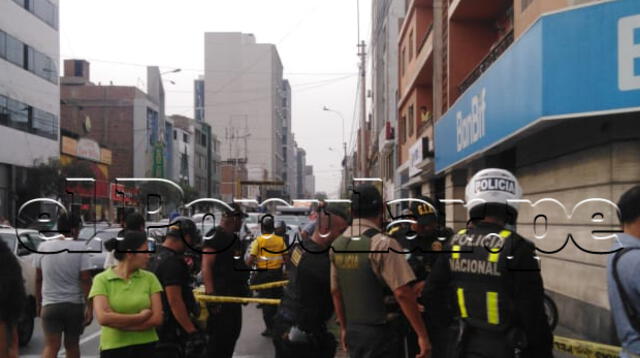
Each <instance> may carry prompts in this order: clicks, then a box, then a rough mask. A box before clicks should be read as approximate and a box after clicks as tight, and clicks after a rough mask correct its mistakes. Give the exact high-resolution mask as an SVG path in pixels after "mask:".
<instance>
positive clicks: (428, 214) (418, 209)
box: [411, 196, 438, 225]
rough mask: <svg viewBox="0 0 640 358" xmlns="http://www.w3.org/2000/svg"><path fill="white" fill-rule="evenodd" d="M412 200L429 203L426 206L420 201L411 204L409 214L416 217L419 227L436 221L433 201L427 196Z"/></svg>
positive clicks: (436, 214)
mask: <svg viewBox="0 0 640 358" xmlns="http://www.w3.org/2000/svg"><path fill="white" fill-rule="evenodd" d="M414 199H417V200H421V201H424V202H427V203H429V204H430V205H427V204H425V203H423V202H420V201H412V202H411V213H412V214H413V215H414V216H415V217H416V221H417V222H418V224H420V225H429V224H432V223H434V222H437V220H438V212H437V210H436V206H435V203H434V201H433V200H432V199H431V198H429V197H427V196H418V197H416V198H414Z"/></svg>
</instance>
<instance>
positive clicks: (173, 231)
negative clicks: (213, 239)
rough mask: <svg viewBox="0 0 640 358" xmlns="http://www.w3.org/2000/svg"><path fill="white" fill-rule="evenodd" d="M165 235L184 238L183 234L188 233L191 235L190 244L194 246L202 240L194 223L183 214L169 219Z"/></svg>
mask: <svg viewBox="0 0 640 358" xmlns="http://www.w3.org/2000/svg"><path fill="white" fill-rule="evenodd" d="M167 235H171V236H174V237H179V238H184V236H185V235H189V236H191V244H192V245H196V246H197V245H199V244H200V242H201V241H202V237H201V236H200V231H199V230H198V227H197V226H196V223H195V222H193V220H191V219H190V218H188V217H185V216H178V217H176V218H174V219H173V220H171V223H170V224H169V230H168V231H167Z"/></svg>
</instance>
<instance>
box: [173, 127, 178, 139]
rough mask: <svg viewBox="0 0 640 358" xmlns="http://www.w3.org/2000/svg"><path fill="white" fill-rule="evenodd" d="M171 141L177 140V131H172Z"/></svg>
mask: <svg viewBox="0 0 640 358" xmlns="http://www.w3.org/2000/svg"><path fill="white" fill-rule="evenodd" d="M173 140H178V131H177V130H175V129H174V130H173Z"/></svg>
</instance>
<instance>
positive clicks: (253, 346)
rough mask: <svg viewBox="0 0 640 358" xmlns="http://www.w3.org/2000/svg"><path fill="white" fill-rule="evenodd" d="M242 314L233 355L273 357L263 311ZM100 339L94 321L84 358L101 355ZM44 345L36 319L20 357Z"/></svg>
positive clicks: (248, 309)
mask: <svg viewBox="0 0 640 358" xmlns="http://www.w3.org/2000/svg"><path fill="white" fill-rule="evenodd" d="M242 314H243V323H242V333H241V335H240V339H239V340H238V344H237V345H236V352H235V354H234V355H233V356H234V357H238V358H259V357H273V355H274V352H273V343H272V341H271V338H268V337H263V336H261V335H260V333H261V332H262V331H263V330H264V323H263V321H262V312H261V311H260V310H258V309H257V308H256V305H247V306H245V307H244V309H243V312H242ZM99 340H100V326H99V325H98V323H97V322H95V321H94V322H93V323H92V324H91V325H90V326H89V327H87V328H86V329H85V332H84V334H83V335H82V338H81V339H80V352H81V354H82V357H83V358H93V357H98V356H99V351H98V344H99ZM43 346H44V336H43V334H42V327H41V325H40V319H36V329H35V331H34V332H33V338H32V339H31V342H29V344H28V345H27V346H26V347H24V348H22V349H21V350H20V357H24V358H36V357H40V353H42V347H43ZM58 357H65V355H64V350H62V351H61V353H60V354H58Z"/></svg>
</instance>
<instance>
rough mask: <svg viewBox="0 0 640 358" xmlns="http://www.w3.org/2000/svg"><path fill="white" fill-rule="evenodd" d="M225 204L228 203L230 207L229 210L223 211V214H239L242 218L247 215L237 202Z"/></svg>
mask: <svg viewBox="0 0 640 358" xmlns="http://www.w3.org/2000/svg"><path fill="white" fill-rule="evenodd" d="M227 205H229V206H230V207H231V211H229V210H227V211H225V213H224V214H223V215H224V216H240V217H243V218H246V217H248V216H249V215H247V214H245V212H244V211H242V207H241V206H240V204H238V203H227Z"/></svg>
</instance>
